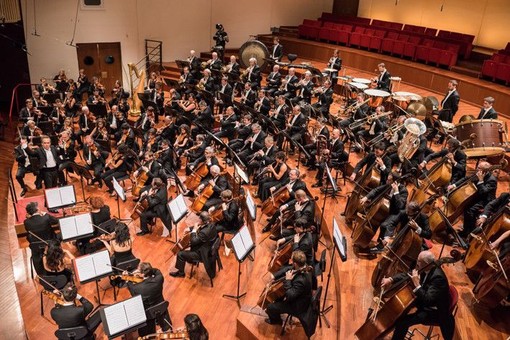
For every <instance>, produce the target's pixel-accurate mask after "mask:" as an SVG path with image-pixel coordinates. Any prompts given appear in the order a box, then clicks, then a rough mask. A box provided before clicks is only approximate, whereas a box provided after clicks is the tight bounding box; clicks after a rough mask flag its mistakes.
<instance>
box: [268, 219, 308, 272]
mask: <svg viewBox="0 0 510 340" xmlns="http://www.w3.org/2000/svg"><path fill="white" fill-rule="evenodd" d="M306 226H307V221H306V219H304V218H298V219H296V220H295V221H294V231H295V232H296V233H295V234H294V235H289V236H286V237H282V238H280V239H279V240H278V241H276V247H277V248H279V247H282V246H283V245H284V244H285V243H287V242H292V251H296V250H300V251H302V252H303V253H304V254H305V256H306V264H307V265H309V266H313V263H314V248H313V237H312V234H311V233H310V232H309V231H308V230H307V229H306ZM290 269H292V266H283V267H282V268H281V269H280V270H278V271H277V272H275V273H274V274H271V275H272V277H273V279H276V280H278V279H279V278H280V277H282V276H283V275H285V273H286V272H287V271H288V270H290Z"/></svg>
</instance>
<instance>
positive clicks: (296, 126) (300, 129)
mask: <svg viewBox="0 0 510 340" xmlns="http://www.w3.org/2000/svg"><path fill="white" fill-rule="evenodd" d="M305 125H306V117H305V115H304V114H302V113H300V114H299V115H298V117H297V118H296V120H295V121H294V123H293V124H292V126H291V127H290V133H291V134H292V135H294V134H298V133H299V134H303V133H305V130H306V127H305Z"/></svg>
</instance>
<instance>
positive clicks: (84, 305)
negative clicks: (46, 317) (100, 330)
mask: <svg viewBox="0 0 510 340" xmlns="http://www.w3.org/2000/svg"><path fill="white" fill-rule="evenodd" d="M62 298H63V299H64V304H63V305H55V307H54V308H53V309H52V310H51V318H52V319H53V320H54V321H55V322H56V323H57V325H58V328H59V329H64V328H73V327H79V326H85V327H86V329H87V330H88V334H87V336H86V337H85V338H83V339H84V340H91V339H94V338H95V336H94V332H95V331H96V329H97V327H98V326H99V324H101V315H100V313H99V310H98V311H96V312H95V313H94V314H92V315H90V316H89V317H88V318H87V316H88V315H89V314H90V312H92V310H93V308H94V306H93V305H92V303H90V301H89V300H87V299H86V298H84V297H83V296H81V295H80V294H78V290H77V289H76V286H74V285H73V284H72V283H69V284H67V285H66V286H65V287H64V288H63V289H62ZM77 299H78V300H79V301H80V303H81V306H77V305H76V304H75V301H76V300H77ZM59 339H60V340H66V339H68V338H67V337H65V338H59Z"/></svg>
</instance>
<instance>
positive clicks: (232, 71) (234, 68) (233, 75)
mask: <svg viewBox="0 0 510 340" xmlns="http://www.w3.org/2000/svg"><path fill="white" fill-rule="evenodd" d="M227 74H228V78H229V80H232V81H233V82H236V81H237V80H238V79H239V75H240V74H241V65H239V63H238V62H237V57H236V56H235V55H231V56H230V63H228V65H227Z"/></svg>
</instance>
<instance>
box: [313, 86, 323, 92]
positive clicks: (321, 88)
mask: <svg viewBox="0 0 510 340" xmlns="http://www.w3.org/2000/svg"><path fill="white" fill-rule="evenodd" d="M325 91H326V87H324V86H319V87H317V88H315V89H313V90H312V94H318V93H324V92H325Z"/></svg>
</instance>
